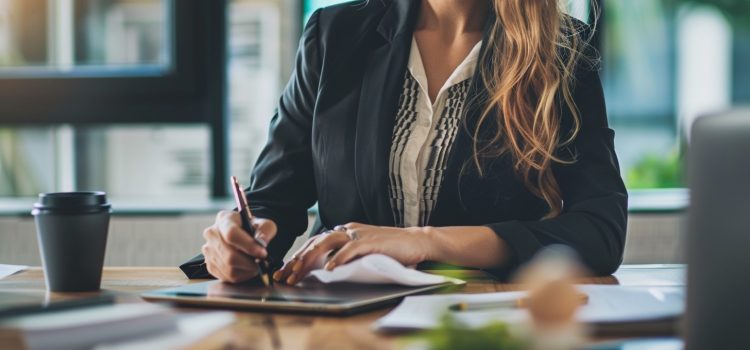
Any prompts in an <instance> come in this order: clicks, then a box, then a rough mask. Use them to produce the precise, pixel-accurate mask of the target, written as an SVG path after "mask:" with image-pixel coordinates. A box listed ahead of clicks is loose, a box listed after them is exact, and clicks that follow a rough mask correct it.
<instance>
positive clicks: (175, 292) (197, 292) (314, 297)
mask: <svg viewBox="0 0 750 350" xmlns="http://www.w3.org/2000/svg"><path fill="white" fill-rule="evenodd" d="M437 287H439V286H434V287H433V288H429V289H434V288H437ZM419 289H425V288H424V287H421V288H420V287H416V288H415V287H408V286H400V285H390V284H387V285H380V284H379V285H369V284H357V283H334V284H324V283H320V282H317V281H315V280H306V281H302V282H300V283H298V284H297V285H294V286H289V285H284V284H275V285H274V286H273V287H265V286H262V285H257V284H226V283H221V282H219V281H211V282H203V283H195V284H188V285H185V286H182V287H178V288H170V289H162V290H158V291H154V292H151V293H148V294H149V295H154V294H157V295H162V296H171V297H178V298H179V297H185V298H206V299H211V298H221V299H236V300H244V301H256V302H281V303H283V302H296V303H314V304H330V305H340V304H349V303H357V302H361V301H367V300H371V299H379V298H382V297H387V296H390V295H394V296H397V295H399V294H403V293H407V294H411V293H410V292H414V291H415V290H419Z"/></svg>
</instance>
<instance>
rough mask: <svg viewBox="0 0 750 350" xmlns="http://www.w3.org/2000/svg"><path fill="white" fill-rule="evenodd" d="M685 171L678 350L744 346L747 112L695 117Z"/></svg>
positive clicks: (749, 266)
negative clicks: (683, 299) (683, 298)
mask: <svg viewBox="0 0 750 350" xmlns="http://www.w3.org/2000/svg"><path fill="white" fill-rule="evenodd" d="M688 167H689V169H688V181H689V184H690V190H691V194H690V198H691V200H690V209H689V211H688V229H687V263H688V274H687V279H688V281H687V308H686V323H685V331H684V335H685V342H686V348H687V349H689V350H693V349H696V350H697V349H738V348H742V347H746V346H747V344H748V343H750V338H748V336H749V335H750V333H749V332H748V325H750V322H748V318H749V317H750V109H738V110H734V111H730V112H727V113H722V114H718V115H709V116H705V117H701V118H699V119H698V120H697V121H696V122H695V124H694V125H693V133H692V136H691V140H690V158H689V160H688ZM743 344H745V345H743Z"/></svg>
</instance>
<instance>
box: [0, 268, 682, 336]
mask: <svg viewBox="0 0 750 350" xmlns="http://www.w3.org/2000/svg"><path fill="white" fill-rule="evenodd" d="M468 276H469V278H468V283H467V285H466V286H465V287H464V289H463V290H462V291H461V292H465V293H481V292H498V291H508V290H514V289H517V286H514V285H512V284H503V283H498V282H496V281H494V280H492V279H490V278H488V276H486V275H484V274H483V273H481V272H476V271H472V272H471V274H469V275H468ZM193 282H196V281H189V280H188V279H186V278H185V276H184V275H183V274H182V272H180V270H179V269H177V268H174V267H107V268H105V269H104V276H103V281H102V289H104V290H107V291H110V292H114V293H115V294H116V295H117V296H118V301H120V302H142V301H141V299H140V298H139V297H138V293H140V292H143V291H147V290H151V289H156V288H165V287H173V286H179V285H183V284H187V283H193ZM198 282H199V280H198ZM580 282H581V283H588V284H621V285H628V286H681V285H684V283H685V269H684V266H682V265H630V266H623V267H622V268H620V270H619V271H617V273H615V274H614V276H610V277H598V278H587V279H583V280H581V281H580ZM44 291H45V285H44V276H43V273H42V270H41V269H40V268H38V267H37V268H31V269H29V270H27V271H24V272H22V273H19V274H16V275H14V276H10V277H7V278H5V279H2V280H0V292H23V293H44ZM51 297H52V298H69V297H70V295H68V294H52V295H51ZM390 309H391V308H384V309H379V310H376V311H371V312H366V313H362V314H357V315H354V316H348V317H332V316H307V315H292V314H269V313H259V312H237V313H236V315H237V320H236V321H235V323H234V324H232V325H231V326H228V327H226V328H224V329H222V330H220V331H218V332H216V333H214V334H213V335H211V336H209V337H207V338H205V339H203V340H202V341H201V342H199V343H197V344H195V346H194V348H223V349H274V348H275V347H274V346H273V343H272V338H271V332H270V328H269V327H270V324H272V323H271V320H272V321H273V323H275V325H276V327H277V330H278V334H279V338H280V341H281V344H280V347H276V348H282V349H330V348H338V349H394V348H397V347H398V346H399V344H400V343H399V342H398V337H397V336H393V335H383V334H377V333H375V332H373V331H371V330H370V325H371V324H372V323H373V322H374V321H375V320H376V319H378V318H379V317H381V316H383V315H385V314H386V313H388V311H390ZM185 310H188V309H185Z"/></svg>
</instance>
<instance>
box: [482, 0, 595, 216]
mask: <svg viewBox="0 0 750 350" xmlns="http://www.w3.org/2000/svg"><path fill="white" fill-rule="evenodd" d="M492 2H493V4H494V6H493V10H494V11H495V15H496V17H497V20H496V21H495V23H494V27H493V28H492V29H491V31H490V34H489V38H488V48H487V50H485V54H486V55H490V57H486V58H485V59H490V60H491V61H492V64H491V65H484V66H482V71H481V75H482V79H483V82H484V84H485V86H486V87H487V89H488V91H489V94H488V95H489V96H488V100H487V101H486V103H485V105H484V110H483V112H482V113H481V115H480V118H479V120H478V124H477V127H476V129H475V130H474V157H473V159H474V162H475V165H476V167H477V170H478V171H479V174H480V175H482V174H483V170H482V165H481V164H482V162H481V160H482V159H494V158H497V157H498V156H500V155H503V154H506V153H509V154H510V155H511V156H512V160H513V169H514V171H515V173H516V175H517V176H518V177H519V178H520V179H522V180H523V182H524V185H525V186H526V188H527V189H528V190H529V191H530V192H532V193H533V194H534V195H535V196H537V197H539V198H541V199H543V200H544V201H545V202H546V203H547V205H548V207H549V212H548V213H547V215H546V216H545V218H551V217H555V216H557V215H559V214H560V213H561V211H562V209H563V203H562V194H561V191H560V186H559V184H558V183H557V180H556V179H555V177H554V174H553V172H552V166H553V164H554V163H560V164H569V163H572V162H573V161H574V160H573V159H562V158H561V157H559V156H558V155H557V153H558V152H557V151H558V150H559V149H560V148H561V147H563V146H565V145H566V144H569V143H570V142H572V141H573V140H574V139H575V137H576V135H577V134H578V131H579V129H580V115H579V111H578V108H577V107H576V104H575V101H574V100H573V89H574V84H575V78H574V71H575V70H576V66H577V65H578V63H579V61H580V60H581V58H582V57H584V55H583V52H584V51H585V48H586V46H588V43H589V38H588V37H584V35H583V34H582V31H583V28H582V26H581V25H580V22H578V23H576V22H575V20H573V19H572V17H570V16H568V15H566V11H565V10H564V4H562V2H564V1H558V0H492ZM594 10H595V11H594V12H596V8H594ZM562 103H564V105H562ZM563 107H567V108H568V109H569V110H570V112H571V114H572V116H573V121H572V130H571V131H570V132H569V133H567V135H565V136H561V135H560V134H561V119H562V108H563ZM488 123H495V125H493V127H490V128H488V127H487V126H488ZM482 130H491V132H490V134H491V135H485V134H482V133H481V132H480V131H482ZM480 139H481V140H480Z"/></svg>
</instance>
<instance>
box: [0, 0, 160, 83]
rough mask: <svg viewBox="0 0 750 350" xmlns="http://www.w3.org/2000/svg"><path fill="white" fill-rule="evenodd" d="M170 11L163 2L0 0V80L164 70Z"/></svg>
mask: <svg viewBox="0 0 750 350" xmlns="http://www.w3.org/2000/svg"><path fill="white" fill-rule="evenodd" d="M170 7H171V1H163V0H88V1H73V0H56V1H46V0H42V1H40V0H4V1H2V2H0V19H1V20H0V28H2V30H0V48H1V49H0V76H6V77H7V76H12V75H29V74H44V73H76V72H77V73H84V72H85V71H87V70H88V71H99V72H100V74H102V73H104V72H102V71H106V72H109V73H113V71H120V70H125V69H138V70H142V71H146V70H148V69H153V70H167V69H169V68H170V65H171V61H170V58H171V54H172V52H171V51H172V46H171V45H170V43H171V40H170V37H171V29H172V27H171V26H170V25H168V23H169V21H170V18H169V16H168V13H169V11H168V8H170ZM120 74H122V72H120Z"/></svg>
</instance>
